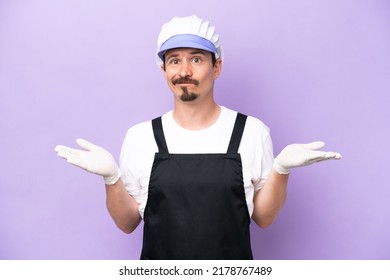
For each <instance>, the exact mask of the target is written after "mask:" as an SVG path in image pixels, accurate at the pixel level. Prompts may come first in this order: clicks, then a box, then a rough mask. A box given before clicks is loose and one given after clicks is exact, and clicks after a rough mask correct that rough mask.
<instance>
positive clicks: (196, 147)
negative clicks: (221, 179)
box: [120, 106, 273, 217]
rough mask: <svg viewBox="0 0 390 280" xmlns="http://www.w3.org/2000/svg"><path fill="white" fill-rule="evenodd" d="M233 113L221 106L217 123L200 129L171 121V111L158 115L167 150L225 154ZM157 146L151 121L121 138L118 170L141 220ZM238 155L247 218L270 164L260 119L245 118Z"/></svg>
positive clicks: (270, 152)
mask: <svg viewBox="0 0 390 280" xmlns="http://www.w3.org/2000/svg"><path fill="white" fill-rule="evenodd" d="M236 116H237V112H235V111H232V110H230V109H227V108H225V107H222V106H221V113H220V116H219V117H218V120H217V121H216V122H215V123H214V124H213V125H212V126H210V127H208V128H206V129H202V130H188V129H185V128H182V127H181V126H179V125H178V124H177V123H176V121H175V120H174V119H173V116H172V111H170V112H168V113H166V114H165V115H163V116H162V125H163V130H164V135H165V139H166V142H167V146H168V151H169V153H171V154H205V153H226V152H227V148H228V146H229V141H230V137H231V135H232V131H233V127H234V123H235V120H236ZM156 152H158V147H157V144H156V141H155V139H154V135H153V129H152V123H151V121H148V122H143V123H140V124H137V125H135V126H133V127H131V128H130V129H129V130H128V131H127V134H126V137H125V139H124V142H123V145H122V150H121V155H120V169H121V172H122V180H123V182H124V184H125V188H126V190H127V191H128V193H129V194H130V195H132V196H133V197H134V198H135V199H136V201H137V202H138V203H140V206H139V213H140V215H141V217H143V215H144V210H145V206H146V203H147V198H148V187H149V179H150V173H151V171H152V165H153V161H154V155H155V153H156ZM238 153H240V155H241V160H242V169H243V177H244V178H243V180H244V188H245V195H246V202H247V205H248V210H249V215H250V216H252V213H253V196H254V193H255V192H256V191H258V190H260V189H261V188H262V187H263V186H264V183H265V181H266V179H267V178H268V174H269V173H270V171H271V169H272V164H273V148H272V141H271V137H270V134H269V129H268V127H267V126H266V125H265V124H264V123H262V122H261V121H260V120H258V119H256V118H253V117H249V116H248V118H247V121H246V124H245V129H244V133H243V136H242V139H241V143H240V147H239V150H238Z"/></svg>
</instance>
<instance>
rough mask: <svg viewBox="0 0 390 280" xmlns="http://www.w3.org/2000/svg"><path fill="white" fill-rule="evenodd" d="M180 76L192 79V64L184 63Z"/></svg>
mask: <svg viewBox="0 0 390 280" xmlns="http://www.w3.org/2000/svg"><path fill="white" fill-rule="evenodd" d="M179 75H180V77H183V78H184V77H191V76H192V67H191V64H190V63H188V62H187V61H184V62H183V63H182V64H181V67H180V69H179Z"/></svg>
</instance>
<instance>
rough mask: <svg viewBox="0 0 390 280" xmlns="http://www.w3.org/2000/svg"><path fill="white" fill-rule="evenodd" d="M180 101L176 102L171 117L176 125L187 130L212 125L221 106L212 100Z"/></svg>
mask: <svg viewBox="0 0 390 280" xmlns="http://www.w3.org/2000/svg"><path fill="white" fill-rule="evenodd" d="M191 103H192V102H188V103H181V104H180V105H179V104H176V105H175V108H174V110H173V118H174V120H175V121H176V122H177V124H178V125H180V126H181V127H183V128H185V129H189V130H201V129H205V128H207V127H210V126H211V125H213V124H214V123H215V122H216V121H217V120H218V117H219V114H220V112H221V108H220V107H219V106H218V105H217V104H216V103H215V102H214V101H212V102H210V104H202V106H197V104H191Z"/></svg>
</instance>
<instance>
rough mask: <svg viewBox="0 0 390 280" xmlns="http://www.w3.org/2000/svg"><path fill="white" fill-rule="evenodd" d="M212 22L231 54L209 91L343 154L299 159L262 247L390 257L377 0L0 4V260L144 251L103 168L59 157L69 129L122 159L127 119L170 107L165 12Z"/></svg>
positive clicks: (389, 39)
mask: <svg viewBox="0 0 390 280" xmlns="http://www.w3.org/2000/svg"><path fill="white" fill-rule="evenodd" d="M191 14H197V15H198V16H200V17H202V18H205V19H209V20H210V21H211V22H212V23H213V24H215V25H216V27H217V30H218V32H219V33H220V35H221V39H222V43H223V45H224V50H225V63H224V69H223V72H222V76H221V77H220V79H219V80H218V81H217V85H216V99H217V101H218V102H219V103H220V104H222V105H224V106H227V107H230V108H232V109H235V110H238V111H241V112H244V113H247V114H250V115H253V116H256V117H258V118H260V119H261V120H263V121H264V122H265V123H266V124H267V125H268V126H269V127H270V128H271V133H272V138H273V141H274V150H275V154H277V153H278V152H279V151H280V150H281V149H282V148H283V147H284V146H285V145H287V144H290V143H296V142H310V141H314V140H323V141H325V142H326V143H327V146H326V149H327V150H335V151H339V152H340V153H342V155H343V159H342V160H341V161H337V162H325V163H322V164H318V165H315V166H309V167H305V168H301V169H297V170H294V171H293V173H292V175H291V177H290V183H289V196H288V200H287V202H286V205H285V207H284V209H283V210H282V212H281V214H280V216H279V218H278V220H277V221H276V222H275V224H274V225H272V226H271V227H270V228H268V229H266V230H263V229H260V228H258V227H256V226H254V225H253V226H252V239H253V249H254V255H255V258H257V259H389V258H390V219H389V214H390V203H389V197H390V189H389V185H388V182H387V181H386V180H387V179H386V178H387V176H388V175H389V174H390V164H389V157H390V155H389V142H390V131H389V119H390V118H389V116H390V113H389V108H388V107H389V105H390V102H389V94H390V31H389V30H390V29H389V28H390V4H389V2H388V1H386V0H382V1H380V0H366V1H363V0H322V1H312V0H299V1H298V0H297V1H281V0H279V1H275V0H273V1H255V0H253V1H248V0H242V1H219V0H218V1H212V0H198V1H196V2H192V3H184V2H183V1H125V0H122V1H108V0H107V1H103V0H99V1H96V0H89V1H80V0H77V1H76V0H72V1H49V0H47V1H45V0H41V1H38V0H37V1H27V0H26V1H22V0H19V1H18V0H13V1H6V0H3V1H2V0H0V129H1V137H0V145H1V146H0V147H1V157H0V166H1V169H0V170H1V176H0V219H1V220H0V259H138V257H139V254H140V249H141V237H142V226H140V227H139V228H138V229H137V230H136V231H135V232H134V233H133V234H131V235H126V234H123V233H122V232H121V231H119V229H117V228H116V226H115V225H114V223H113V221H112V220H111V218H110V216H109V214H108V212H107V211H106V207H105V191H104V186H103V182H102V179H101V178H100V177H97V176H93V175H91V174H88V173H86V172H84V171H82V170H81V169H78V168H75V167H73V166H70V165H69V164H67V163H66V162H65V161H64V160H62V159H60V158H58V157H57V156H56V154H55V152H54V150H53V149H54V147H55V145H56V144H65V145H70V146H76V145H75V143H74V140H75V139H76V138H77V137H83V138H86V139H88V140H90V141H92V142H95V143H96V144H99V145H101V146H103V147H105V148H106V149H108V150H109V151H111V152H112V153H113V155H114V156H115V157H116V158H118V156H119V151H120V147H121V144H122V140H123V137H124V135H125V133H126V131H127V129H128V128H129V127H130V126H132V125H134V124H136V123H138V122H140V121H145V120H149V119H151V118H154V117H156V116H158V115H161V114H163V113H165V112H166V111H168V110H170V109H171V108H172V97H171V92H170V91H169V89H168V87H167V86H166V84H165V81H164V79H163V77H162V73H161V72H160V70H159V68H157V67H156V64H155V60H154V54H155V50H156V41H157V36H158V33H159V31H160V28H161V25H162V24H163V23H164V22H166V21H168V20H169V19H170V18H171V17H173V16H175V15H180V16H184V15H191Z"/></svg>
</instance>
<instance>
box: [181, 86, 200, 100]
mask: <svg viewBox="0 0 390 280" xmlns="http://www.w3.org/2000/svg"><path fill="white" fill-rule="evenodd" d="M181 89H182V90H183V94H182V95H181V96H180V99H181V101H184V102H189V101H194V100H195V99H197V98H198V96H199V94H197V93H195V92H189V91H188V88H187V87H182V88H181Z"/></svg>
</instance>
